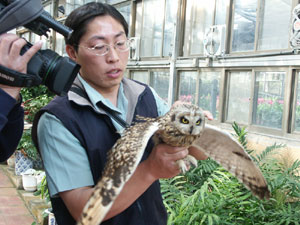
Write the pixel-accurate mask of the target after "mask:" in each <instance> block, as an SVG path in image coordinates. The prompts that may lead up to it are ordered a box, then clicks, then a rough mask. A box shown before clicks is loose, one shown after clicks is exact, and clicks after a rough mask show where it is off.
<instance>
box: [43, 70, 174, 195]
mask: <svg viewBox="0 0 300 225" xmlns="http://www.w3.org/2000/svg"><path fill="white" fill-rule="evenodd" d="M79 79H80V81H81V82H82V84H83V87H84V88H85V90H86V93H87V95H88V97H89V98H90V101H91V103H92V104H93V106H94V107H95V109H98V106H97V103H98V102H102V103H103V104H105V105H106V106H107V107H109V108H110V109H111V110H113V111H115V112H116V113H117V114H118V115H119V116H120V117H121V118H123V119H124V120H125V118H126V112H127V108H128V100H127V99H126V97H125V95H124V92H123V84H122V82H121V85H120V88H119V93H118V99H117V106H118V107H115V106H114V105H113V104H112V103H111V102H110V101H109V100H107V99H105V98H104V97H103V96H102V95H101V94H100V93H99V92H97V91H96V90H95V89H93V88H92V87H91V86H90V85H89V84H88V83H87V82H85V81H84V80H83V79H82V78H81V77H80V76H79ZM151 90H152V92H153V94H154V97H155V100H156V104H157V109H158V115H164V114H165V113H166V112H167V111H168V110H169V106H168V105H167V104H166V103H165V102H164V101H163V100H162V99H161V98H160V97H159V96H158V95H157V93H156V92H155V91H154V90H153V89H151ZM111 119H112V122H113V125H114V126H115V128H116V130H117V131H119V132H122V129H123V128H122V127H121V126H120V125H119V124H118V123H117V122H116V121H114V120H113V118H111ZM38 134H39V135H38V141H39V146H40V150H41V154H42V157H43V160H44V166H45V171H46V173H47V181H48V187H49V191H50V194H51V196H54V195H56V194H57V193H59V192H62V191H66V190H72V189H76V188H80V187H85V186H92V185H94V181H93V176H92V172H91V170H90V166H89V161H88V158H87V154H86V151H85V150H84V148H83V147H82V146H81V144H80V142H79V140H78V139H77V138H75V137H74V135H73V134H72V133H71V132H70V131H69V130H67V129H66V128H65V127H64V126H63V124H62V123H61V121H60V120H58V119H57V118H56V117H55V116H54V115H51V114H49V113H44V114H43V115H42V117H41V118H40V121H39V124H38ZM66 159H67V160H66Z"/></svg>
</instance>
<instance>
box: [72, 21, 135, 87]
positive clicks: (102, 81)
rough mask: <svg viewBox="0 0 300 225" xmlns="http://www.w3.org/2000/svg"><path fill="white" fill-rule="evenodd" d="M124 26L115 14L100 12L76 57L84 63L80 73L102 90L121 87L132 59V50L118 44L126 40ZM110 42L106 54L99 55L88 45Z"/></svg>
mask: <svg viewBox="0 0 300 225" xmlns="http://www.w3.org/2000/svg"><path fill="white" fill-rule="evenodd" d="M126 39H127V37H126V34H125V31H124V29H123V26H122V25H121V24H120V23H119V22H118V21H117V20H115V19H114V18H112V17H111V16H98V17H95V19H94V20H92V21H91V22H90V23H89V25H88V27H87V31H86V33H85V34H84V35H83V36H82V38H81V40H80V43H79V45H80V46H83V47H79V48H78V52H77V53H75V55H74V57H71V58H73V59H74V60H75V61H76V62H77V63H78V64H80V65H81V69H80V75H81V76H82V77H83V78H84V79H85V80H86V81H87V82H88V83H89V84H90V85H91V86H92V87H94V88H95V89H96V90H97V91H99V92H100V93H102V92H106V91H110V90H112V89H115V88H118V87H119V84H120V82H121V80H122V78H123V74H124V71H125V69H126V65H127V62H128V54H129V51H125V52H120V51H118V50H117V49H115V48H114V47H112V46H114V45H115V44H116V43H117V42H119V41H124V40H126ZM103 44H108V45H110V48H109V51H108V53H107V54H106V55H104V56H99V55H95V54H94V52H93V51H91V50H90V49H87V48H86V47H88V48H93V47H95V46H96V45H97V46H98V45H103Z"/></svg>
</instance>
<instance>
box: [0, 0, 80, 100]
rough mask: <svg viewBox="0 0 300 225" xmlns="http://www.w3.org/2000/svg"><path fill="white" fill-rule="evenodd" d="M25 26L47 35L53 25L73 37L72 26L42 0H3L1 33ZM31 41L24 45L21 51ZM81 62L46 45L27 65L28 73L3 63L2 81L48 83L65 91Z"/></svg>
mask: <svg viewBox="0 0 300 225" xmlns="http://www.w3.org/2000/svg"><path fill="white" fill-rule="evenodd" d="M19 26H24V27H26V28H28V29H29V30H31V31H33V32H34V33H36V34H38V35H40V36H41V35H45V36H46V37H48V35H47V32H48V31H49V29H50V28H52V29H53V30H55V31H57V32H59V33H60V34H62V35H63V36H64V37H66V38H69V37H70V35H71V34H72V30H71V29H70V28H68V27H66V26H64V25H63V24H61V23H59V22H57V21H56V20H54V19H53V18H52V17H51V15H50V14H49V13H48V12H46V11H44V9H43V5H42V3H41V1H40V0H0V34H2V33H5V32H7V31H9V30H12V29H14V28H16V27H19ZM31 46H32V44H31V43H29V42H27V44H26V45H25V46H24V47H23V48H22V50H21V55H22V54H24V53H25V52H26V51H27V50H28V49H29V48H30V47H31ZM79 69H80V66H79V65H78V64H76V63H75V62H74V61H72V60H71V59H70V58H69V57H62V56H59V55H58V54H57V53H56V52H54V51H52V50H50V49H46V50H39V51H38V52H37V53H36V54H35V55H34V56H33V57H32V58H31V60H30V61H29V63H28V65H27V74H23V73H20V72H18V71H14V70H11V69H9V68H7V67H4V66H2V65H0V83H1V84H5V85H10V86H15V87H32V86H38V85H40V84H44V85H45V86H46V87H47V88H48V89H49V90H50V91H52V92H54V93H55V94H58V95H65V94H66V93H67V92H68V90H69V89H70V87H71V85H72V83H73V81H74V79H75V77H76V75H77V73H78V71H79Z"/></svg>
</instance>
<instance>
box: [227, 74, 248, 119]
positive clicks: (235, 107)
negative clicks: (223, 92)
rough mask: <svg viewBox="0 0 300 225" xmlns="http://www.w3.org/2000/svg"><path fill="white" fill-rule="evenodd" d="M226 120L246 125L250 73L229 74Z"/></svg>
mask: <svg viewBox="0 0 300 225" xmlns="http://www.w3.org/2000/svg"><path fill="white" fill-rule="evenodd" d="M228 89H229V90H228V104H227V118H226V120H227V121H229V122H234V121H235V122H237V123H242V124H248V118H249V107H250V101H249V99H250V96H251V72H247V71H245V72H231V73H230V77H229V86H228Z"/></svg>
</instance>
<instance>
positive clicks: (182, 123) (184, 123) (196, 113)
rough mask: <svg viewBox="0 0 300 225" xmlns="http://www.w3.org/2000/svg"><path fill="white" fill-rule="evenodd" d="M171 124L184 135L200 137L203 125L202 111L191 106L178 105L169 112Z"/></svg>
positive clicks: (203, 116)
mask: <svg viewBox="0 0 300 225" xmlns="http://www.w3.org/2000/svg"><path fill="white" fill-rule="evenodd" d="M171 123H172V124H173V126H175V127H176V128H177V129H178V131H180V132H181V133H182V134H184V135H200V133H201V131H202V130H203V128H204V124H205V115H204V113H203V110H202V109H201V108H200V107H198V106H196V105H192V104H186V103H184V104H179V105H176V106H175V107H174V108H172V110H171Z"/></svg>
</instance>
